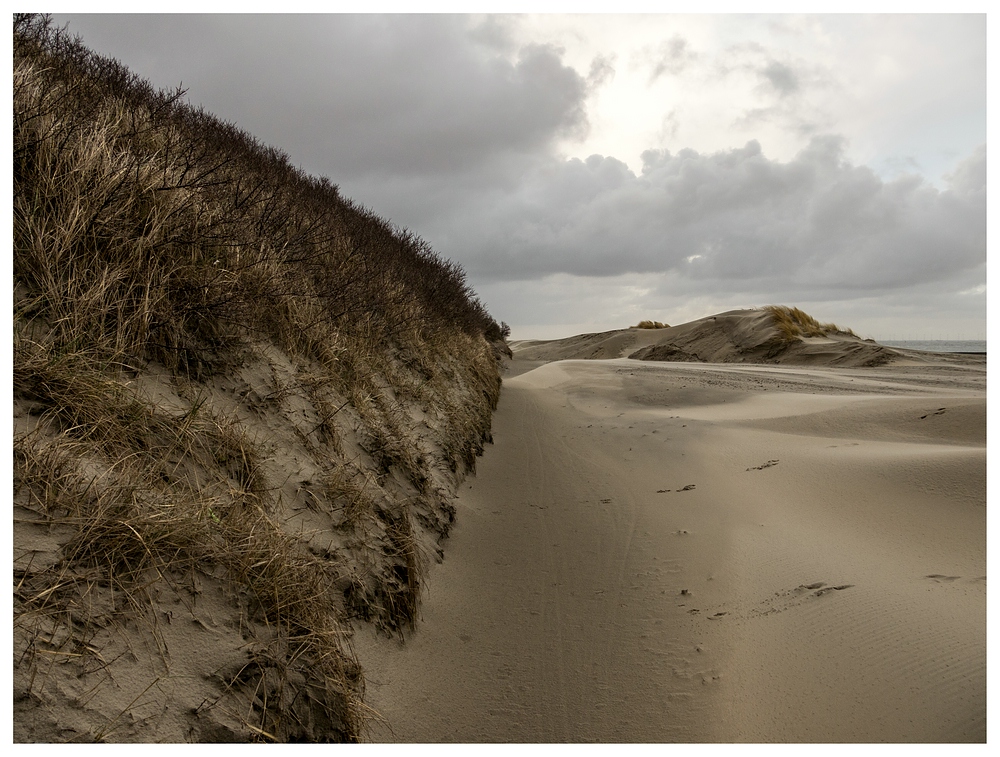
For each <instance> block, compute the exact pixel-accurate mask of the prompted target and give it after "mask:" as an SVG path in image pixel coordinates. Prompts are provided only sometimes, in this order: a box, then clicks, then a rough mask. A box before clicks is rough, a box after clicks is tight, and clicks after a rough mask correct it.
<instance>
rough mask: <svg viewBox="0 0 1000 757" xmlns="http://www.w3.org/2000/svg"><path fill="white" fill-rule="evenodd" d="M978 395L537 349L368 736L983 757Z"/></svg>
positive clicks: (943, 367) (947, 369)
mask: <svg viewBox="0 0 1000 757" xmlns="http://www.w3.org/2000/svg"><path fill="white" fill-rule="evenodd" d="M647 341H649V340H647ZM536 346H537V345H536ZM532 356H533V357H538V350H537V349H535V351H534V353H532ZM515 357H516V358H517V357H518V349H517V347H516V346H515ZM542 357H543V358H544V357H545V356H544V355H543V356H542ZM549 359H551V357H550V358H549ZM985 382H986V365H985V360H984V359H983V360H977V359H970V360H968V361H967V362H964V363H963V361H958V362H956V361H954V360H950V361H945V360H942V361H941V362H935V361H934V360H930V361H928V360H926V359H925V360H922V361H919V360H911V361H907V360H901V361H898V362H896V363H894V364H892V365H888V366H882V367H874V368H837V369H831V368H825V367H822V366H819V367H817V366H815V365H813V364H810V365H808V366H804V367H803V366H774V365H729V364H703V363H691V362H671V363H661V362H640V361H638V360H628V359H622V358H618V359H607V360H558V361H556V362H545V361H544V359H538V360H525V359H524V349H522V350H521V357H520V358H519V359H515V360H514V362H513V364H512V366H511V369H510V372H509V373H508V374H507V376H506V377H505V380H504V386H503V391H502V397H501V401H500V405H499V409H498V411H497V413H496V415H495V418H494V426H493V438H494V442H495V443H494V445H493V446H492V447H489V448H488V449H487V451H486V453H485V455H484V456H483V458H482V459H481V461H480V464H479V468H478V471H477V474H476V476H474V477H470V478H469V479H468V480H467V481H466V482H465V483H464V485H463V486H462V488H461V492H460V496H459V498H458V501H457V503H456V506H457V523H456V526H455V528H454V530H453V532H452V535H451V537H450V539H449V540H448V541H447V542H446V543H445V544H444V545H443V546H444V547H445V556H444V558H443V561H442V562H441V563H440V564H438V565H434V566H432V569H431V570H430V576H429V580H428V583H427V589H426V593H425V595H424V597H423V604H422V610H421V617H420V619H419V622H418V624H417V627H416V630H415V631H413V632H410V633H408V634H407V636H406V640H405V643H400V641H399V640H398V639H387V638H386V637H384V636H377V635H376V634H375V633H374V632H373V630H372V629H371V628H370V627H367V626H363V625H359V626H358V627H357V629H356V632H355V636H354V641H353V644H354V648H355V651H356V652H357V653H358V656H359V660H360V661H361V663H362V665H363V667H364V669H365V672H366V678H367V696H366V702H367V704H368V705H369V706H370V707H372V708H374V709H375V710H376V711H377V712H378V713H379V714H380V715H381V717H382V721H381V722H379V723H378V724H377V725H376V726H375V727H374V729H373V731H372V733H371V734H370V738H371V739H372V740H375V741H401V742H512V741H513V742H592V741H593V742H800V741H805V742H845V741H846V742H952V741H959V742H962V741H972V742H976V741H979V742H982V741H985V738H986V413H985V406H986V390H985V387H986V383H985Z"/></svg>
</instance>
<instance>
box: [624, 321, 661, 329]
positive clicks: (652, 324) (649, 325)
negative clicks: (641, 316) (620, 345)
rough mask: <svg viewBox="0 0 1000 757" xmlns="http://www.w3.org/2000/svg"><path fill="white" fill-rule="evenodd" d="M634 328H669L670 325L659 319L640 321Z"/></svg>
mask: <svg viewBox="0 0 1000 757" xmlns="http://www.w3.org/2000/svg"><path fill="white" fill-rule="evenodd" d="M632 328H634V329H669V328H670V326H669V325H668V324H666V323H660V322H659V321H639V322H638V323H637V324H636V325H635V326H633V327H632Z"/></svg>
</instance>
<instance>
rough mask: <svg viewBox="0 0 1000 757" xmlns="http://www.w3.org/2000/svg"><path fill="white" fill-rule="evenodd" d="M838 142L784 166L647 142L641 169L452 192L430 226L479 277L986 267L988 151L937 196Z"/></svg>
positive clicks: (900, 274) (777, 281) (773, 279)
mask: <svg viewBox="0 0 1000 757" xmlns="http://www.w3.org/2000/svg"><path fill="white" fill-rule="evenodd" d="M843 151H844V144H843V141H842V140H841V139H839V138H837V137H822V138H816V139H814V140H813V141H812V142H811V143H810V144H809V146H808V147H807V148H806V149H804V150H803V151H802V152H800V153H799V154H798V155H797V156H796V157H795V158H794V159H793V160H790V161H788V162H785V163H781V162H777V161H772V160H769V159H768V158H767V157H766V156H764V155H763V154H762V152H761V149H760V146H759V145H758V144H757V143H756V142H750V143H748V144H747V145H746V146H745V147H743V148H740V149H734V150H728V151H724V152H718V153H713V154H699V153H697V152H694V151H692V150H681V151H680V152H678V153H676V154H672V153H670V152H667V151H647V152H646V153H644V155H643V160H644V165H643V169H642V172H641V173H640V174H639V175H636V174H634V173H633V172H631V171H630V170H629V169H628V167H627V166H626V165H625V164H624V163H622V162H621V161H618V160H616V159H614V158H610V157H601V156H596V155H595V156H591V157H590V158H588V159H587V160H586V161H580V160H570V161H565V162H557V161H551V162H549V163H547V164H546V165H544V166H541V167H538V168H537V169H536V170H534V171H533V172H532V173H531V174H530V175H526V176H524V177H523V181H522V182H521V183H520V184H519V185H518V186H517V188H516V189H515V190H513V191H511V192H509V193H496V194H494V195H492V196H490V197H489V199H488V200H487V201H485V202H478V201H477V200H476V199H475V198H470V199H469V200H468V201H467V202H464V203H463V202H461V201H460V200H459V198H456V197H451V198H449V199H448V201H447V202H448V203H449V204H448V205H447V206H442V207H441V208H440V209H439V210H440V212H441V213H442V216H441V217H440V218H439V219H438V220H437V221H436V222H434V223H433V224H432V225H433V227H434V228H436V229H439V230H440V232H441V234H442V239H443V240H444V241H445V245H446V247H445V251H446V252H450V251H451V250H455V251H458V250H461V249H464V250H465V251H466V252H465V253H464V255H463V259H464V262H465V265H466V267H467V268H468V269H469V270H470V272H471V273H473V274H474V275H475V276H476V277H477V278H479V279H482V280H487V279H492V280H502V279H528V278H537V277H541V276H544V275H548V274H553V273H568V274H575V275H581V276H615V275H618V274H623V273H630V272H631V273H669V274H672V275H674V276H676V277H680V278H681V279H683V280H687V281H689V282H692V283H694V282H701V284H700V285H699V286H702V285H704V286H711V287H712V288H713V289H714V290H715V291H719V290H728V289H738V288H744V287H746V286H747V285H748V283H749V282H752V281H757V282H759V283H762V284H766V286H767V287H779V288H781V287H785V288H795V289H796V290H801V291H807V290H808V291H814V292H821V291H825V292H832V291H840V290H843V291H848V290H852V291H856V292H858V291H860V292H864V291H875V290H890V289H898V288H901V287H907V286H914V285H918V284H925V283H928V282H942V281H945V280H948V279H949V278H952V277H957V278H961V277H962V275H963V272H964V273H969V272H975V273H976V275H979V274H980V273H981V269H982V266H983V265H984V264H985V259H986V252H985V251H986V243H985V239H986V236H985V235H986V215H985V213H986V205H985V173H984V170H985V169H984V166H985V150H979V151H977V152H976V153H975V154H973V155H972V156H971V157H970V158H969V159H968V160H967V161H965V162H964V163H963V164H962V165H961V166H959V168H958V169H957V170H956V171H955V173H954V174H953V175H952V177H951V185H950V187H949V188H948V189H947V190H945V191H939V190H937V189H935V188H933V187H931V186H930V185H928V184H926V183H925V182H923V181H922V180H921V179H920V178H918V177H915V176H909V177H903V178H900V179H897V180H895V181H891V182H885V181H883V180H881V179H880V178H879V177H878V176H876V175H875V174H874V173H873V172H872V171H871V170H870V169H868V168H866V167H863V166H854V165H851V164H850V163H848V162H847V161H846V160H845V159H844V157H843ZM463 218H466V219H470V221H469V222H463ZM471 219H474V220H471Z"/></svg>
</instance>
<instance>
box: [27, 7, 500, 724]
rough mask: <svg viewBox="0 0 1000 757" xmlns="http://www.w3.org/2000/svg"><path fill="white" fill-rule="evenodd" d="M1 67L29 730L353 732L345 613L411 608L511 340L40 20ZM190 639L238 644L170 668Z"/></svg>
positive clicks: (402, 236)
mask: <svg viewBox="0 0 1000 757" xmlns="http://www.w3.org/2000/svg"><path fill="white" fill-rule="evenodd" d="M13 75H14V79H13V81H14V85H13V94H14V98H13V100H14V129H13V134H14V159H13V174H14V176H13V185H14V192H13V195H14V208H13V218H14V282H13V284H14V314H13V317H14V320H13V339H14V344H13V352H14V397H15V419H14V505H15V515H14V546H15V554H14V653H15V654H14V664H15V667H14V692H15V693H14V697H15V704H14V723H15V739H16V740H20V741H24V740H77V741H78V740H98V741H100V740H105V741H109V740H110V741H130V740H161V739H165V740H181V739H188V740H218V739H222V740H264V741H269V740H278V741H287V740H347V741H350V740H357V739H359V738H361V737H362V736H363V734H364V728H365V722H366V719H367V718H369V717H371V716H372V713H371V712H370V711H368V709H367V708H366V707H365V705H364V701H363V694H364V681H363V676H362V674H361V671H360V669H359V668H358V665H357V663H356V662H355V661H354V658H353V655H352V654H351V652H350V648H349V644H348V633H347V627H346V625H345V621H346V620H347V619H348V618H349V617H351V616H352V615H353V616H360V617H364V618H366V619H368V620H370V621H372V622H374V623H376V624H377V625H378V626H379V627H381V628H383V629H385V630H386V631H387V632H398V633H401V632H402V629H403V628H404V627H406V626H407V625H409V624H412V623H413V621H414V619H415V617H416V609H417V602H418V597H419V592H420V587H421V580H422V572H423V570H424V568H425V565H426V562H427V558H428V555H427V554H426V553H427V552H428V549H429V548H428V545H429V544H433V543H435V542H436V541H437V540H438V539H440V538H442V537H443V536H444V535H446V534H447V531H448V527H449V525H450V523H451V520H452V519H453V517H454V509H453V508H452V506H451V505H450V503H449V498H450V496H451V494H452V492H453V491H454V487H455V485H456V484H457V481H458V480H459V478H460V477H461V476H462V475H464V474H465V473H467V472H469V471H471V470H473V468H474V466H475V457H476V455H477V454H479V453H481V452H482V449H483V444H484V443H485V442H487V441H489V438H490V436H489V429H490V418H491V413H492V411H493V410H494V409H495V406H496V402H497V398H498V396H499V388H500V379H499V369H498V362H497V356H498V354H499V352H500V351H502V344H501V341H500V340H501V339H502V337H503V336H506V333H507V332H508V331H509V330H507V329H506V327H505V326H501V325H499V324H497V323H496V322H495V321H494V320H493V319H492V317H490V316H489V314H488V313H487V312H486V310H485V309H484V308H483V306H482V305H481V303H480V302H479V301H478V300H477V299H476V297H475V295H474V293H473V292H472V291H471V289H470V288H469V287H468V285H467V284H466V282H465V279H464V273H463V272H462V270H461V269H460V268H459V267H458V266H456V265H455V264H453V263H451V262H449V261H446V260H443V259H441V258H440V257H439V256H438V255H437V254H436V253H434V252H433V251H432V250H431V249H430V248H429V247H428V246H427V244H426V243H424V242H423V241H422V240H420V239H418V238H416V237H414V236H412V235H410V234H408V233H406V232H404V231H400V230H398V229H397V228H396V227H394V226H392V224H390V223H388V222H386V221H384V220H383V219H381V218H379V217H378V216H376V215H375V214H373V213H371V212H370V211H368V210H366V209H364V208H361V207H359V206H357V205H355V204H353V203H352V202H351V201H349V200H347V199H345V198H342V197H341V196H340V194H339V192H338V190H337V188H336V186H334V185H332V184H331V183H330V182H328V181H327V180H325V179H316V178H314V177H310V176H307V175H305V174H303V173H302V172H300V171H299V170H297V169H295V168H293V167H292V166H291V165H290V164H289V162H288V160H287V158H286V157H285V156H284V155H283V154H282V153H281V152H280V151H277V150H275V149H273V148H270V147H266V146H264V145H261V144H260V143H258V142H257V141H256V140H254V139H253V138H252V137H250V136H249V135H247V134H245V133H244V132H242V131H240V130H239V129H238V128H236V127H234V126H233V125H231V124H227V123H223V122H221V121H218V120H217V119H215V118H214V117H212V116H211V115H209V114H207V113H205V112H203V111H201V110H197V109H194V108H191V107H190V106H188V105H186V104H184V103H183V101H182V95H183V93H182V92H180V91H174V92H161V91H156V90H154V89H153V88H152V87H151V86H150V85H148V84H147V83H146V82H144V81H142V80H141V79H139V78H137V77H136V76H134V75H133V74H132V73H131V72H129V71H128V70H127V69H125V68H124V67H123V66H121V65H120V64H119V63H117V62H116V61H112V60H108V59H105V58H101V57H99V56H96V55H94V54H93V53H91V52H90V51H88V50H87V49H86V48H85V47H83V45H82V44H81V43H80V42H79V41H77V40H74V39H71V38H69V37H68V36H66V35H65V34H64V33H63V32H61V31H60V30H58V29H55V28H54V27H53V26H52V25H51V23H50V22H49V20H48V19H47V18H44V17H37V16H22V15H18V16H15V18H14V72H13ZM498 344H500V345H501V346H500V347H498V346H497V345H498ZM210 600H211V602H214V603H215V604H211V605H210V604H209V602H210ZM170 603H173V604H170ZM170 607H174V608H175V609H168V608H170ZM209 607H211V608H215V609H213V610H211V612H217V613H222V614H224V615H225V617H226V618H227V619H226V620H225V621H224V622H222V621H220V622H219V623H217V624H216V625H215V626H212V624H211V622H210V620H206V618H209V616H210V615H211V612H210V611H209V609H208V608H209ZM220 608H222V609H220ZM224 608H228V609H224ZM177 613H180V614H181V615H183V616H184V617H188V616H189V623H188V625H183V624H182V625H180V626H179V625H178V622H179V621H178V620H177V618H178V617H179V616H178V614H177ZM206 613H207V614H206ZM191 623H194V626H192V625H190V624H191ZM199 624H200V625H199ZM190 628H195V631H197V633H199V634H202V635H200V636H196V637H194V638H195V641H194V643H195V645H196V647H195V648H197V644H204V645H206V648H208V647H211V648H212V649H218V650H220V651H219V653H220V654H228V655H229V658H228V660H229V661H228V662H225V661H222V662H220V663H219V665H218V666H216V668H215V669H214V672H212V673H211V674H210V675H208V674H206V675H201V676H200V677H199V676H194V678H191V676H190V675H188V676H187V677H186V678H185V676H182V675H181V674H179V673H178V672H177V671H178V670H181V669H183V670H188V669H193V668H191V666H192V665H193V664H194V661H192V660H190V659H187V658H183V659H182V658H181V657H180V656H179V654H180V653H179V652H178V650H179V649H183V648H184V647H182V646H179V645H180V644H181V642H182V641H184V640H185V639H188V636H185V634H191V633H195V631H190V630H186V629H190ZM213 629H214V630H213ZM182 631H183V633H182ZM137 640H138V641H137ZM213 645H214V646H213ZM226 645H228V646H226ZM206 654H208V653H207V652H206ZM182 679H183V681H186V683H185V682H182ZM195 679H197V682H196V683H192V681H195ZM195 691H197V692H198V696H199V697H201V699H200V703H199V702H195V703H194V704H193V705H192V706H190V707H180V705H179V704H178V702H179V701H181V699H182V695H183V694H184V693H185V692H195ZM190 695H191V696H194V694H193V693H191V694H190ZM60 707H61V709H59V708H60ZM52 712H59V713H62V714H61V715H60V716H59V717H62V718H64V720H61V721H59V722H51V723H50V722H49V720H51V718H52V717H55V716H50V715H45V713H52ZM47 718H48V720H47ZM170 729H173V730H170Z"/></svg>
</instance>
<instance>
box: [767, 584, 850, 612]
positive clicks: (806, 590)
mask: <svg viewBox="0 0 1000 757" xmlns="http://www.w3.org/2000/svg"><path fill="white" fill-rule="evenodd" d="M853 587H854V584H839V585H837V586H827V584H826V582H825V581H815V582H813V583H809V584H799V585H798V586H796V587H795V588H794V589H789V590H786V591H777V592H775V593H774V596H773V597H771V598H770V599H765V600H764V601H763V602H761V603H760V605H759V606H758V607H756V608H754V609H753V610H751V611H750V613H749V615H750V617H752V618H753V617H762V616H764V615H773V614H774V613H778V612H784V611H785V610H790V609H791V608H793V607H797V606H798V605H800V604H802V603H803V602H806V601H808V600H810V599H812V598H816V597H822V596H823V595H824V594H828V593H830V592H831V591H844V590H845V589H850V588H853Z"/></svg>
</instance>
